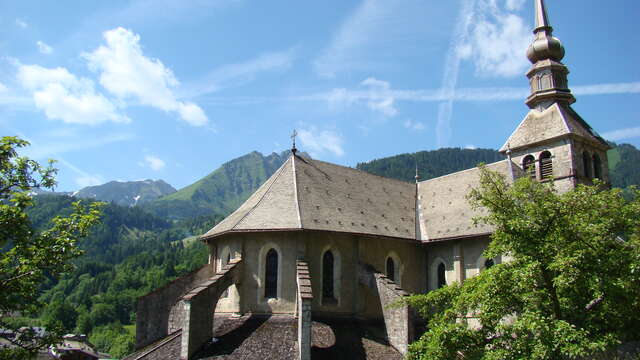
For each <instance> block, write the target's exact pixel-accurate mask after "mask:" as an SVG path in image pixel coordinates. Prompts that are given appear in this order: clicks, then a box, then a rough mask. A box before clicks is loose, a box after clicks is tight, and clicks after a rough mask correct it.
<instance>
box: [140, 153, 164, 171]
mask: <svg viewBox="0 0 640 360" xmlns="http://www.w3.org/2000/svg"><path fill="white" fill-rule="evenodd" d="M142 165H144V166H148V167H149V168H151V170H153V171H159V170H161V169H162V168H164V167H165V165H166V164H165V162H164V161H163V160H162V159H160V158H159V157H157V156H154V155H147V156H145V157H144V163H142Z"/></svg>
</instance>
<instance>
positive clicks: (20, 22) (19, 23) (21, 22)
mask: <svg viewBox="0 0 640 360" xmlns="http://www.w3.org/2000/svg"><path fill="white" fill-rule="evenodd" d="M16 26H17V27H19V28H23V29H26V28H28V27H29V24H27V22H26V21H24V20H22V19H16Z"/></svg>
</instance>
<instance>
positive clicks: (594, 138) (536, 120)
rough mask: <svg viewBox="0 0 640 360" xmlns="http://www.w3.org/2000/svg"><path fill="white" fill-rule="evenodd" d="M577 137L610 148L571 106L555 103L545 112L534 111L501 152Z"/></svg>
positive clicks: (528, 114) (528, 115)
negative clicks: (552, 140) (567, 137)
mask: <svg viewBox="0 0 640 360" xmlns="http://www.w3.org/2000/svg"><path fill="white" fill-rule="evenodd" d="M569 135H573V136H577V137H580V138H582V139H585V140H587V141H589V142H591V143H595V144H599V145H601V146H603V147H606V148H608V147H609V145H608V144H607V142H606V141H605V140H604V139H603V138H602V137H600V135H598V133H596V132H595V130H593V129H592V128H591V126H589V124H587V122H586V121H584V120H583V119H582V118H581V117H580V115H578V114H577V113H576V112H575V111H574V110H573V109H572V108H571V107H570V106H562V105H560V104H558V103H554V104H553V105H551V106H550V107H549V108H547V109H545V110H544V111H538V110H536V109H532V110H530V111H529V113H527V116H525V118H524V120H522V122H521V123H520V125H518V127H517V128H516V130H515V131H514V132H513V134H511V136H510V137H509V139H508V140H507V142H506V143H505V144H504V145H503V146H502V148H501V149H500V152H503V153H504V152H506V151H507V150H508V148H511V149H512V150H515V149H518V148H520V147H524V146H531V145H534V144H537V143H541V142H544V141H547V140H551V139H555V138H558V137H562V136H569Z"/></svg>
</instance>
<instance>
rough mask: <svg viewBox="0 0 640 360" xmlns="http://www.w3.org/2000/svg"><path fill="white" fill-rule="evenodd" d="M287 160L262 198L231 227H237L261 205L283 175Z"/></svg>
mask: <svg viewBox="0 0 640 360" xmlns="http://www.w3.org/2000/svg"><path fill="white" fill-rule="evenodd" d="M286 164H287V162H286V161H285V162H284V164H282V166H281V167H280V169H278V173H277V174H275V176H272V177H273V181H272V182H271V184H269V187H267V189H266V190H265V191H264V193H263V194H262V196H261V197H260V199H258V201H257V202H256V204H255V205H253V206H252V207H251V209H249V211H247V212H246V213H245V214H244V215H242V217H241V218H240V220H238V222H236V223H235V224H234V225H233V226H232V227H231V229H233V228H235V227H237V226H238V225H240V223H241V222H243V221H244V220H245V219H246V218H247V216H249V214H251V213H252V212H253V210H254V209H255V208H257V207H258V205H260V203H261V202H262V200H263V199H264V198H265V196H267V194H268V193H269V191H270V190H271V187H273V184H275V183H276V181H278V179H279V178H280V175H282V173H283V172H284V168H285V166H286Z"/></svg>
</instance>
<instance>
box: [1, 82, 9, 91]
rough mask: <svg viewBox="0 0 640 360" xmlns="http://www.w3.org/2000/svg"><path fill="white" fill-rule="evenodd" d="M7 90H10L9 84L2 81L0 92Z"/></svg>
mask: <svg viewBox="0 0 640 360" xmlns="http://www.w3.org/2000/svg"><path fill="white" fill-rule="evenodd" d="M7 90H8V89H7V86H6V85H5V84H3V83H1V82H0V93H1V92H5V91H7Z"/></svg>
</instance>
